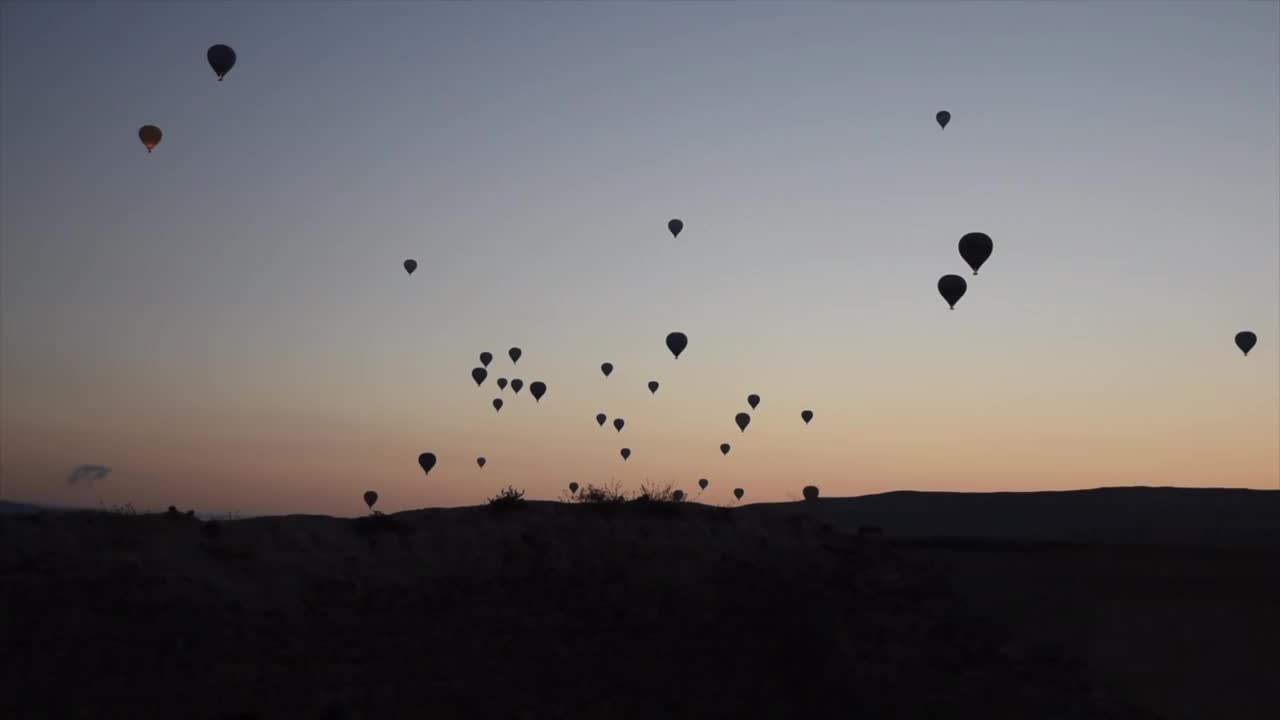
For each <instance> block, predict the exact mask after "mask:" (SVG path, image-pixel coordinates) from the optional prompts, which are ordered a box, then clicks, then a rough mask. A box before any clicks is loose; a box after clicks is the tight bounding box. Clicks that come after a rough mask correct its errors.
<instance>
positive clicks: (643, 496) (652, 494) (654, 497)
mask: <svg viewBox="0 0 1280 720" xmlns="http://www.w3.org/2000/svg"><path fill="white" fill-rule="evenodd" d="M676 493H680V498H683V497H684V493H683V492H681V491H679V490H676V489H675V488H673V487H671V484H670V483H667V484H666V485H649V484H647V483H646V484H644V485H641V486H640V494H639V495H637V496H636V497H635V500H634V501H633V502H655V503H662V502H680V498H677V497H676Z"/></svg>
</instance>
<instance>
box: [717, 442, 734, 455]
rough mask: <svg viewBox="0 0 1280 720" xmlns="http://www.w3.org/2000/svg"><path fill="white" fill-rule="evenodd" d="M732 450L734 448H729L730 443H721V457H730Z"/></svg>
mask: <svg viewBox="0 0 1280 720" xmlns="http://www.w3.org/2000/svg"><path fill="white" fill-rule="evenodd" d="M731 449H732V448H731V447H729V443H720V454H721V455H728V454H729V451H730V450H731Z"/></svg>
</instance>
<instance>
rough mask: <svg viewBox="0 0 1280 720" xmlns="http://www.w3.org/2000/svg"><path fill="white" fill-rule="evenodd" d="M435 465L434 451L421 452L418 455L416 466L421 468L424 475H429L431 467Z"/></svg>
mask: <svg viewBox="0 0 1280 720" xmlns="http://www.w3.org/2000/svg"><path fill="white" fill-rule="evenodd" d="M435 466H436V454H435V453H422V454H421V455H419V456H418V467H420V468H422V473H423V474H424V475H430V474H431V468H433V467H435Z"/></svg>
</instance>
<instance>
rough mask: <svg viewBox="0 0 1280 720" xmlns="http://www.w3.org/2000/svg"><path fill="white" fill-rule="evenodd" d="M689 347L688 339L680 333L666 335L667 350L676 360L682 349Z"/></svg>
mask: <svg viewBox="0 0 1280 720" xmlns="http://www.w3.org/2000/svg"><path fill="white" fill-rule="evenodd" d="M687 347H689V338H688V336H686V335H685V334H684V333H682V332H673V333H671V334H669V335H667V349H668V350H670V351H671V354H672V355H674V356H675V357H676V358H677V359H679V357H680V353H682V352H684V349H685V348H687Z"/></svg>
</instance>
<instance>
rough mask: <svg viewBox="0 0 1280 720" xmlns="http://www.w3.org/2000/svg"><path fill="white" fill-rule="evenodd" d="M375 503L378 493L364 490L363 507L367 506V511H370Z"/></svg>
mask: <svg viewBox="0 0 1280 720" xmlns="http://www.w3.org/2000/svg"><path fill="white" fill-rule="evenodd" d="M376 502H378V493H376V492H374V491H372V490H365V491H364V504H365V505H368V506H369V509H370V510H372V509H373V504H374V503H376Z"/></svg>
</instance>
